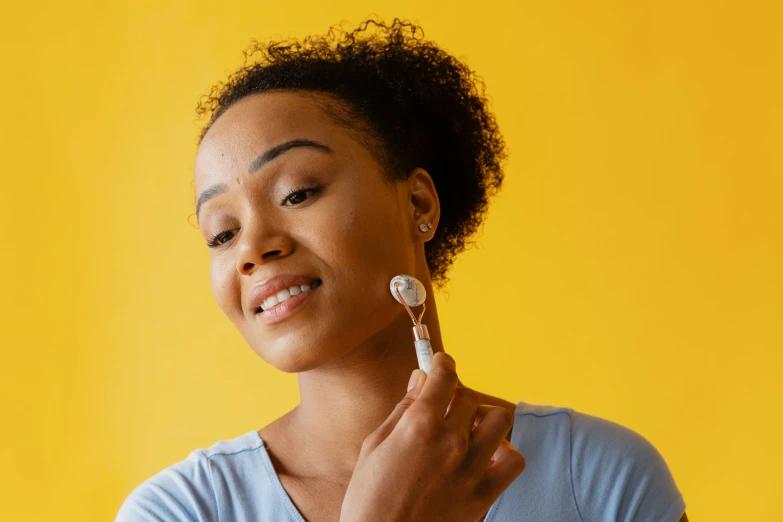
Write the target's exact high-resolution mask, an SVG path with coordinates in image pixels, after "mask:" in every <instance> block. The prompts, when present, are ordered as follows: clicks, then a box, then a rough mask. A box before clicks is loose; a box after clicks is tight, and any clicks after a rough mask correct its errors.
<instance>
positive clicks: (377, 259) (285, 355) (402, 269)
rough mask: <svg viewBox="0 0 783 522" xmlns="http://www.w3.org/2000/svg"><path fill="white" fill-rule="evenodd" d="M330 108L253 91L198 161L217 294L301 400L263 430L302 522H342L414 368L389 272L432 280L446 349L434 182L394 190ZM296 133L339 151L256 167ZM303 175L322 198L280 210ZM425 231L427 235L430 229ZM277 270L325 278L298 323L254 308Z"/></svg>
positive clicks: (363, 140)
mask: <svg viewBox="0 0 783 522" xmlns="http://www.w3.org/2000/svg"><path fill="white" fill-rule="evenodd" d="M324 104H330V105H331V106H332V107H333V108H336V109H338V110H339V109H340V108H341V103H340V102H339V101H337V100H334V99H332V98H330V97H329V96H327V95H324V94H319V93H297V92H291V91H276V92H267V93H262V94H255V95H252V96H249V97H246V98H244V99H242V100H240V101H239V102H237V103H236V104H235V105H233V106H232V107H231V108H229V109H228V110H227V111H226V112H225V113H223V114H222V115H221V116H220V117H219V118H218V119H217V120H216V121H215V122H214V123H213V125H212V127H211V128H210V129H209V131H208V132H207V133H206V135H205V136H204V139H203V141H202V143H201V145H200V147H199V150H198V152H197V156H196V162H195V185H196V194H197V195H200V194H201V193H202V192H203V191H204V190H205V189H207V188H208V187H211V186H213V185H215V184H218V183H223V184H225V185H226V190H225V191H224V192H223V193H221V194H219V195H218V196H216V197H214V198H212V199H210V200H209V201H208V202H206V203H205V204H204V205H203V206H202V207H201V208H200V209H199V214H198V220H199V227H200V230H201V233H202V235H203V236H204V238H205V240H206V239H208V238H210V237H211V236H212V235H214V234H217V233H221V235H220V236H219V240H220V241H221V242H222V244H220V245H218V246H216V247H215V248H210V284H211V289H212V292H213V295H214V298H215V300H216V302H217V304H218V306H219V307H220V309H221V310H222V311H223V313H224V314H225V315H226V316H227V317H228V318H229V319H230V320H231V322H232V323H233V324H234V325H235V326H236V328H237V330H238V331H239V332H240V333H241V334H242V336H243V337H244V339H245V340H246V342H247V343H248V344H249V345H250V347H251V348H252V349H253V350H254V351H255V352H256V353H257V354H258V355H259V356H260V357H261V358H262V359H264V361H266V362H267V363H269V364H271V365H272V366H274V367H275V368H277V369H279V370H281V371H284V372H289V373H290V372H295V373H297V375H298V380H299V391H300V399H301V400H300V404H299V406H297V407H296V408H294V409H293V410H291V411H290V412H288V413H287V414H285V415H283V416H282V417H280V418H279V419H277V420H275V421H274V422H272V423H271V424H269V425H268V426H266V427H264V428H262V429H260V430H259V435H260V436H261V438H262V439H263V440H264V442H265V445H266V447H267V449H268V452H269V455H270V458H271V459H272V462H273V464H274V467H275V470H276V471H277V473H278V476H279V478H280V480H281V482H282V484H283V486H284V488H285V489H286V492H287V493H288V495H289V497H291V499H292V501H293V502H294V504H295V505H296V507H297V509H299V511H300V512H301V513H302V515H303V516H304V517H305V518H306V519H307V520H308V521H319V520H337V519H338V518H339V514H340V506H341V504H342V499H343V497H344V495H345V490H346V488H347V486H348V483H349V481H350V478H351V475H352V473H353V470H354V468H355V466H356V462H357V459H358V458H359V453H360V451H361V446H362V442H363V441H364V439H365V438H366V437H367V436H368V435H369V434H370V433H371V432H373V430H375V429H376V428H378V426H380V425H381V424H382V423H383V421H384V420H386V419H387V417H388V416H389V414H390V413H391V412H392V411H393V410H394V407H395V406H396V405H397V403H398V402H399V401H400V400H401V399H402V397H403V396H404V395H405V392H406V387H407V383H408V379H409V377H410V375H411V372H412V370H413V369H415V368H417V367H418V363H417V359H416V354H415V351H414V349H413V341H412V337H411V327H412V323H411V320H410V317H409V316H408V315H407V312H406V311H405V309H404V308H403V307H402V306H401V305H400V304H399V303H397V302H396V301H395V300H394V299H393V298H392V297H391V295H390V293H389V281H390V280H391V278H392V277H393V276H395V275H397V274H401V273H405V274H411V275H413V276H415V277H416V278H417V279H419V280H420V281H421V282H422V283H423V284H424V286H425V288H426V289H427V295H428V299H427V308H426V312H425V314H424V317H423V319H422V322H423V323H424V324H426V325H427V327H428V329H429V332H430V337H431V343H432V349H433V352H438V351H443V343H442V339H441V333H440V327H439V322H438V314H437V307H436V304H435V300H434V299H432V297H431V296H432V295H433V291H432V284H431V280H430V277H429V271H428V269H427V265H426V261H425V254H424V244H425V242H426V241H428V240H430V239H431V238H432V237H433V235H434V233H435V231H436V230H437V226H438V219H439V216H440V202H439V200H438V195H437V192H436V190H435V187H434V184H433V182H432V178H431V177H430V175H429V173H427V172H426V171H425V170H423V169H415V170H414V171H413V172H411V174H410V177H409V178H408V179H407V180H404V181H400V182H397V183H395V184H394V186H393V187H392V186H390V185H389V183H388V182H387V181H386V180H385V179H384V177H383V173H382V172H383V171H382V167H381V165H380V164H379V162H378V161H377V159H376V157H375V156H374V155H373V154H372V152H371V150H370V149H369V148H368V146H367V143H368V136H367V135H366V134H365V135H363V134H361V131H359V130H349V129H347V128H346V127H344V126H342V125H339V124H337V123H336V122H334V121H333V120H332V119H330V117H329V116H327V114H326V113H325V112H324V110H323V106H324ZM293 139H306V140H313V141H315V142H318V143H321V144H324V145H327V146H328V147H329V148H331V149H332V152H331V153H324V152H322V151H320V150H318V149H315V148H312V147H296V148H292V149H290V150H288V151H286V152H284V153H282V154H280V155H279V156H277V157H276V158H274V159H272V160H271V161H269V162H268V163H266V164H265V165H263V166H262V167H261V168H259V169H258V170H257V171H255V172H253V173H249V172H248V166H249V165H250V164H251V163H252V162H253V160H254V159H255V158H256V157H258V156H259V155H260V154H261V153H263V152H264V151H267V150H268V149H270V148H271V147H274V146H276V145H278V144H280V143H283V142H286V141H289V140H293ZM308 181H313V182H315V185H317V186H319V187H321V189H320V191H319V192H315V193H314V192H300V193H298V194H295V195H294V199H293V201H292V200H288V201H287V202H286V203H285V205H287V206H283V205H282V204H281V200H282V199H283V198H284V196H285V195H286V193H288V192H289V191H291V190H295V189H299V188H301V187H302V186H310V185H311V183H308ZM421 223H425V224H426V223H431V224H432V229H431V230H428V231H427V232H426V233H422V232H421V231H420V230H419V225H420V224H421ZM282 273H293V274H301V275H305V276H309V277H315V278H318V279H321V280H322V282H323V283H322V285H321V286H320V287H319V288H317V289H316V290H314V292H316V293H314V294H313V295H311V296H310V298H309V299H308V301H307V302H306V303H305V305H304V306H303V307H302V308H300V309H299V310H298V311H297V312H296V313H295V314H294V315H292V316H290V317H288V318H287V319H285V320H283V321H281V322H279V323H276V324H265V323H263V322H262V321H261V320H260V319H259V318H258V317H257V316H256V314H255V313H254V312H253V311H252V310H250V309H249V307H248V304H247V299H248V292H249V291H250V289H251V287H252V286H253V285H255V284H257V283H258V282H261V281H265V280H267V279H269V278H271V277H273V276H275V275H278V274H282ZM415 311H417V312H418V311H420V308H417V309H415ZM458 385H459V386H464V385H463V384H462V383H461V382H460V383H459V384H458ZM477 393H478V394H479V397H480V399H481V403H482V404H488V405H493V406H501V407H504V408H506V409H508V410H509V411H511V412H513V411H514V409H515V406H516V404H515V403H513V402H510V401H506V400H503V399H500V398H497V397H492V396H489V395H486V394H483V393H480V392H478V391H477ZM325 412H328V414H325ZM507 438H510V433H509V437H507ZM683 518H684V519H685V517H683Z"/></svg>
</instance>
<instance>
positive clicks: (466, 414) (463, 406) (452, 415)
mask: <svg viewBox="0 0 783 522" xmlns="http://www.w3.org/2000/svg"><path fill="white" fill-rule="evenodd" d="M480 402H481V399H480V398H479V396H478V393H476V392H475V391H473V390H471V389H470V388H466V387H465V386H457V389H456V390H454V396H453V397H452V399H451V403H450V404H449V410H448V411H447V412H446V422H447V424H449V425H451V426H453V427H454V428H456V429H459V430H463V431H465V432H467V434H468V435H470V432H471V430H472V429H473V426H474V419H475V418H476V412H477V411H478V408H479V403H480Z"/></svg>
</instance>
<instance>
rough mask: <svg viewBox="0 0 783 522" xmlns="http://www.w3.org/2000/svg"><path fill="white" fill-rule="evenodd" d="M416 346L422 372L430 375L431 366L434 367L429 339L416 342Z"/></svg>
mask: <svg viewBox="0 0 783 522" xmlns="http://www.w3.org/2000/svg"><path fill="white" fill-rule="evenodd" d="M413 344H414V345H415V346H416V357H417V358H418V359H419V368H420V369H421V371H423V372H424V373H426V374H427V375H429V373H430V366H431V365H432V345H431V344H430V340H429V339H419V340H418V341H414V342H413Z"/></svg>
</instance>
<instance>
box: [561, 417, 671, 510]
mask: <svg viewBox="0 0 783 522" xmlns="http://www.w3.org/2000/svg"><path fill="white" fill-rule="evenodd" d="M567 411H568V417H569V419H570V450H571V455H570V462H571V479H572V487H573V492H574V499H575V502H576V505H577V508H578V510H579V512H580V515H581V516H582V518H583V519H584V520H594V519H603V518H605V517H607V516H610V515H611V518H612V519H615V520H622V521H634V522H637V521H662V522H666V521H671V522H677V521H679V520H680V517H681V516H682V514H683V512H684V511H685V501H684V499H683V496H682V494H681V493H680V491H679V489H678V487H677V484H676V482H675V480H674V477H673V476H672V473H671V471H670V470H669V467H668V465H667V464H666V461H665V460H664V458H663V456H662V455H661V453H660V452H659V451H658V450H657V448H656V447H655V446H654V445H653V444H652V443H651V442H650V441H648V440H647V439H646V438H645V437H643V436H642V435H640V434H639V433H637V432H635V431H634V430H632V429H630V428H628V427H625V426H623V425H621V424H618V423H616V422H612V421H610V420H607V419H603V418H600V417H597V416H593V415H589V414H587V413H583V412H580V411H576V410H574V409H572V408H567Z"/></svg>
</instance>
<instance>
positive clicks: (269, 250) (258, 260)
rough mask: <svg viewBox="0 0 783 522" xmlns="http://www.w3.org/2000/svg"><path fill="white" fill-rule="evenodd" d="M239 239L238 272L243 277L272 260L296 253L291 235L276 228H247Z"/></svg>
mask: <svg viewBox="0 0 783 522" xmlns="http://www.w3.org/2000/svg"><path fill="white" fill-rule="evenodd" d="M243 232H244V234H241V236H240V237H239V245H237V246H238V248H239V256H238V257H237V271H238V272H239V273H240V274H242V275H247V274H250V273H252V272H253V270H254V269H255V267H257V266H259V265H263V264H265V263H269V262H270V261H272V260H275V259H279V258H284V257H287V256H289V255H291V253H292V252H293V251H294V242H293V239H292V238H291V236H290V235H289V234H287V233H286V232H285V231H283V230H281V229H279V228H276V227H274V226H271V227H270V226H266V227H258V226H255V227H254V226H252V225H251V226H246V227H245V229H244V231H243Z"/></svg>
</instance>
